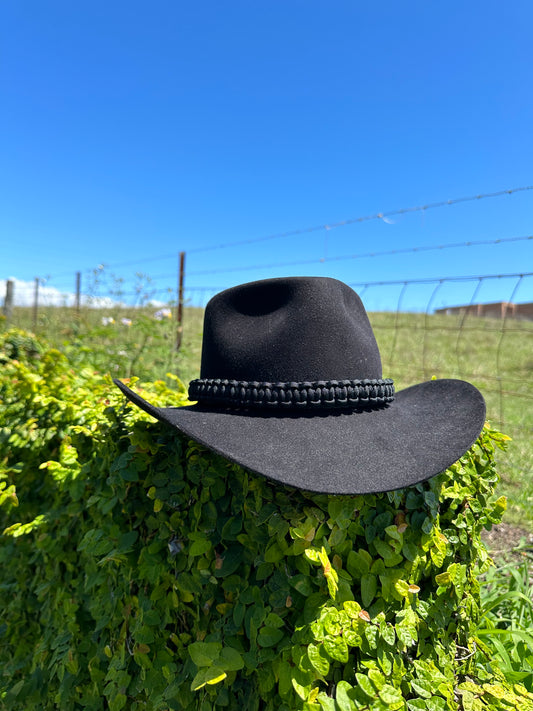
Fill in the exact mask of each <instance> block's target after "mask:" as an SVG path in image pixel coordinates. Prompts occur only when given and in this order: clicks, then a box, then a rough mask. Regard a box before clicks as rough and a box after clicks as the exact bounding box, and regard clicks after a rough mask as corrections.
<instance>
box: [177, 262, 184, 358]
mask: <svg viewBox="0 0 533 711" xmlns="http://www.w3.org/2000/svg"><path fill="white" fill-rule="evenodd" d="M184 281H185V252H180V271H179V277H178V313H177V325H176V350H177V351H179V349H180V346H181V339H182V337H183V282H184Z"/></svg>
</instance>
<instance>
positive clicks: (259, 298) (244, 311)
mask: <svg viewBox="0 0 533 711" xmlns="http://www.w3.org/2000/svg"><path fill="white" fill-rule="evenodd" d="M381 375H382V373H381V358H380V355H379V349H378V346H377V343H376V339H375V337H374V333H373V331H372V327H371V325H370V322H369V320H368V316H367V314H366V311H365V308H364V306H363V304H362V302H361V299H360V298H359V296H358V295H357V294H356V293H355V291H353V289H351V288H350V287H349V286H347V285H346V284H344V283H343V282H341V281H338V280H337V279H331V278H327V277H290V278H282V279H266V280H264V281H257V282H251V283H249V284H243V285H241V286H236V287H233V288H231V289H227V290H226V291H223V292H221V293H219V294H217V295H216V296H214V297H213V298H212V299H211V300H210V302H209V303H208V305H207V307H206V311H205V318H204V337H203V346H202V367H201V377H202V378H224V379H228V380H239V381H261V382H289V381H296V382H303V381H318V380H342V379H379V378H381Z"/></svg>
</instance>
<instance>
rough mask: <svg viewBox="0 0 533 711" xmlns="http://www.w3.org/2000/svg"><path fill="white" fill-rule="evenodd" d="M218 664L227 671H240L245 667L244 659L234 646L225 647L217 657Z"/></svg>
mask: <svg viewBox="0 0 533 711" xmlns="http://www.w3.org/2000/svg"><path fill="white" fill-rule="evenodd" d="M217 666H219V667H222V668H223V669H224V670H225V671H239V669H242V668H243V667H244V660H243V658H242V657H241V655H240V654H239V652H238V651H237V650H236V649H233V647H224V648H223V649H222V652H221V653H220V656H219V658H218V659H217Z"/></svg>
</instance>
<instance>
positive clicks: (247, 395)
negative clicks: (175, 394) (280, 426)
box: [189, 378, 394, 409]
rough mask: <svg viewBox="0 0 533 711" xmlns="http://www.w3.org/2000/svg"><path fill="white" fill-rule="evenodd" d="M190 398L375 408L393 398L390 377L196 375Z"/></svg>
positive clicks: (273, 405)
mask: <svg viewBox="0 0 533 711" xmlns="http://www.w3.org/2000/svg"><path fill="white" fill-rule="evenodd" d="M189 399H190V400H196V401H198V402H199V403H200V404H201V405H204V404H205V405H211V406H218V407H235V408H238V407H258V408H262V407H266V408H269V409H270V408H272V409H274V408H280V409H303V408H307V407H310V408H313V407H315V408H320V407H327V408H331V407H334V408H356V407H358V408H361V407H363V408H374V407H381V406H384V405H387V404H388V403H390V402H392V401H393V400H394V385H393V381H392V380H391V379H390V378H385V379H373V380H369V379H366V380H316V381H314V382H307V381H306V382H300V383H297V382H288V383H268V382H257V381H247V380H221V379H219V378H198V379H196V380H192V381H191V383H190V384H189Z"/></svg>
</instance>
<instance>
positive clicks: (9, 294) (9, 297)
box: [3, 279, 15, 323]
mask: <svg viewBox="0 0 533 711" xmlns="http://www.w3.org/2000/svg"><path fill="white" fill-rule="evenodd" d="M14 290H15V282H14V281H11V279H9V280H8V281H6V296H5V299H4V308H3V311H4V316H5V317H6V321H7V322H8V323H9V321H11V317H12V316H13V293H14Z"/></svg>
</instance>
